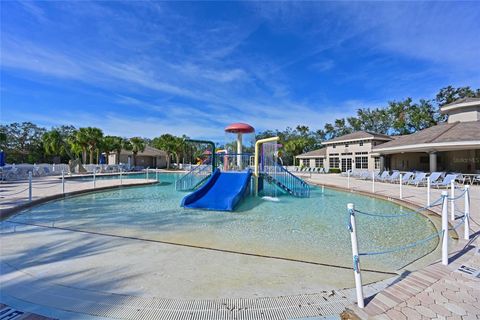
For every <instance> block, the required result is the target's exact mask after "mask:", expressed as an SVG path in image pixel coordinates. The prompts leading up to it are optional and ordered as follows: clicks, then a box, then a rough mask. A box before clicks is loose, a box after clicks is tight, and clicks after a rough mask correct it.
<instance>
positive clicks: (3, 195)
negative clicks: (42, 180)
mask: <svg viewBox="0 0 480 320" xmlns="http://www.w3.org/2000/svg"><path fill="white" fill-rule="evenodd" d="M28 189H29V187H27V188H25V189H23V190H20V191H18V192H14V193H9V194H4V193H0V196H1V197H9V196H14V195H17V194H20V193H22V192H24V191H27V190H28Z"/></svg>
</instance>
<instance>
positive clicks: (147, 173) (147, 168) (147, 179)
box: [147, 168, 148, 180]
mask: <svg viewBox="0 0 480 320" xmlns="http://www.w3.org/2000/svg"><path fill="white" fill-rule="evenodd" d="M147 180H148V168H147Z"/></svg>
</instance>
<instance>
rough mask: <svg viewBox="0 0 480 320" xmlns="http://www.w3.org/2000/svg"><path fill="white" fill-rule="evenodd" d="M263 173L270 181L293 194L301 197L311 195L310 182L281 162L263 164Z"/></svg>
mask: <svg viewBox="0 0 480 320" xmlns="http://www.w3.org/2000/svg"><path fill="white" fill-rule="evenodd" d="M262 174H263V176H264V177H265V179H266V180H267V181H268V182H270V183H274V184H276V185H277V186H279V187H280V188H281V189H283V190H285V191H286V192H288V193H289V194H291V195H292V196H295V197H299V198H308V197H310V186H309V185H308V183H306V182H305V181H304V180H302V179H300V178H299V177H297V176H295V175H294V174H292V173H291V172H290V171H288V170H287V169H286V168H285V167H283V166H281V165H279V164H273V165H269V166H263V168H262Z"/></svg>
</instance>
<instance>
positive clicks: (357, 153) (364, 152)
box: [355, 151, 368, 155]
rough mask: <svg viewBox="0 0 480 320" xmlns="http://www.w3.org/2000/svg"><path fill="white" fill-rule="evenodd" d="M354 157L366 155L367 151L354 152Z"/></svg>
mask: <svg viewBox="0 0 480 320" xmlns="http://www.w3.org/2000/svg"><path fill="white" fill-rule="evenodd" d="M355 154H356V155H359V154H368V152H367V151H362V152H355Z"/></svg>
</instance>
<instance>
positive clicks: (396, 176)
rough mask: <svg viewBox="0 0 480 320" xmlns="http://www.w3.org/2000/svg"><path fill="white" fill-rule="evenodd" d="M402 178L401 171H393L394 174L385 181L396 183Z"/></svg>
mask: <svg viewBox="0 0 480 320" xmlns="http://www.w3.org/2000/svg"><path fill="white" fill-rule="evenodd" d="M399 178H400V171H393V172H392V174H391V175H390V176H388V177H386V178H385V179H384V180H383V182H390V183H395V182H397V180H398V179H399Z"/></svg>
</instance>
